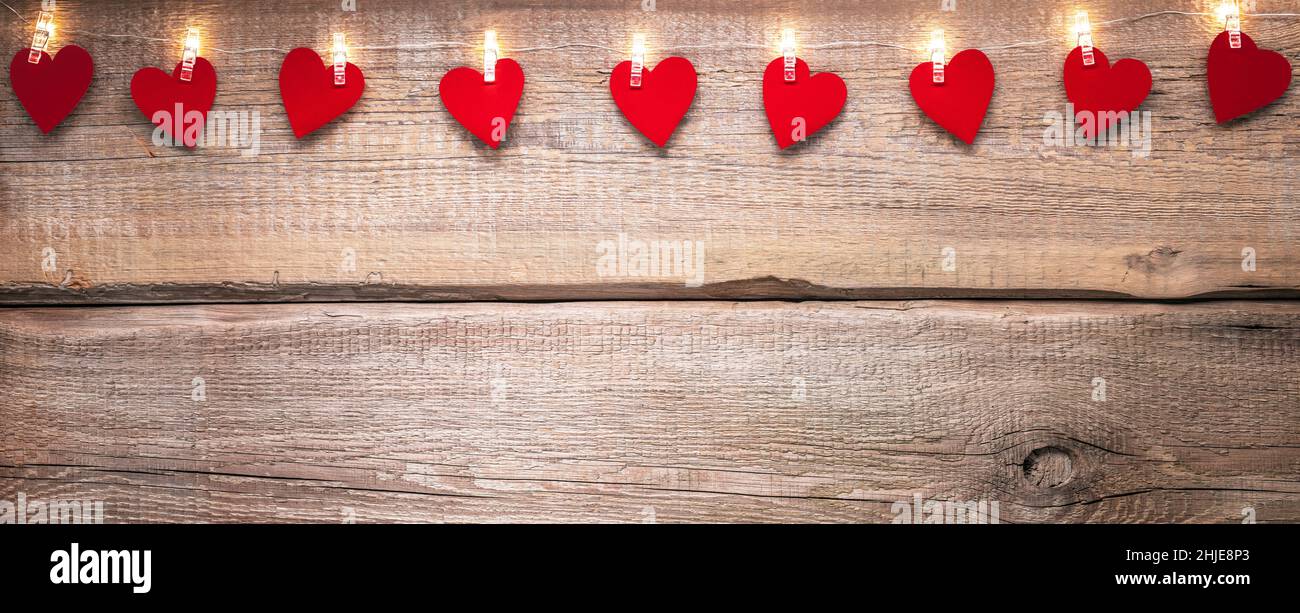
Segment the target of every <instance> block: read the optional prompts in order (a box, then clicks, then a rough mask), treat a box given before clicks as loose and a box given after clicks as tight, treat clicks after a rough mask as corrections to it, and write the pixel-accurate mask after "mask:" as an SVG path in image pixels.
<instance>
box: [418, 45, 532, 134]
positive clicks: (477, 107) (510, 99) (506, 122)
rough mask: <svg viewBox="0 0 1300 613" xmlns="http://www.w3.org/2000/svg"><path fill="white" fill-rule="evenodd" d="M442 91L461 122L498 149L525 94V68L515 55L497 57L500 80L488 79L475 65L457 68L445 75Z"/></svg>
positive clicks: (440, 94)
mask: <svg viewBox="0 0 1300 613" xmlns="http://www.w3.org/2000/svg"><path fill="white" fill-rule="evenodd" d="M438 95H439V96H441V97H442V104H443V106H445V107H447V111H448V112H450V113H451V116H452V117H455V118H456V121H459V122H460V125H462V126H465V128H466V129H467V130H469V131H470V133H471V134H473V135H474V136H477V137H478V138H479V140H481V141H483V142H485V143H487V145H488V146H489V147H491V148H493V149H496V148H497V147H499V146H501V141H502V140H503V139H504V138H505V133H506V130H508V129H509V128H510V121H511V120H512V119H514V116H515V110H516V109H518V108H519V99H520V98H521V97H522V96H523V95H524V69H523V68H521V67H520V66H519V64H518V63H517V62H515V61H514V60H512V59H508V58H507V59H503V60H497V80H496V82H495V83H485V82H484V81H483V73H481V72H479V71H477V70H474V69H473V68H466V67H461V68H456V69H454V70H452V71H451V72H448V73H447V74H446V75H445V76H443V77H442V81H441V82H439V83H438ZM494 124H495V125H494ZM494 132H495V133H494ZM498 137H500V138H498Z"/></svg>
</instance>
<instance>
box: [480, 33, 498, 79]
mask: <svg viewBox="0 0 1300 613" xmlns="http://www.w3.org/2000/svg"><path fill="white" fill-rule="evenodd" d="M500 56H501V47H499V46H498V45H497V33H496V30H488V31H487V32H484V33H483V82H484V83H496V82H497V58H499V57H500Z"/></svg>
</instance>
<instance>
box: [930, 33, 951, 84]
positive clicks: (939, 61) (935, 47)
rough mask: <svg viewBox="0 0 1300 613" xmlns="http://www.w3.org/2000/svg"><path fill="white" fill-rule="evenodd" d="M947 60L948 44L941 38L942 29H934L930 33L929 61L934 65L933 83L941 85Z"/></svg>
mask: <svg viewBox="0 0 1300 613" xmlns="http://www.w3.org/2000/svg"><path fill="white" fill-rule="evenodd" d="M947 62H948V45H947V44H946V43H945V42H944V40H943V30H935V31H934V32H931V33H930V63H931V64H933V65H934V84H935V85H943V81H944V67H945V66H946V65H947Z"/></svg>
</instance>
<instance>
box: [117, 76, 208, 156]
mask: <svg viewBox="0 0 1300 613" xmlns="http://www.w3.org/2000/svg"><path fill="white" fill-rule="evenodd" d="M180 77H181V64H177V65H176V70H174V71H172V74H170V75H168V74H167V73H165V72H163V71H162V70H161V69H158V68H154V67H152V66H150V67H148V68H142V69H140V71H139V72H136V73H135V76H134V77H132V78H131V98H132V99H134V100H135V106H136V107H137V108H139V109H140V112H142V113H144V116H145V117H148V118H149V121H152V122H154V125H156V126H158V127H160V128H162V130H163V132H165V133H166V134H167V135H168V136H170V137H171V138H172V140H173V141H180V142H184V144H185V146H186V147H191V148H193V147H195V146H197V145H198V140H199V135H201V134H202V133H203V126H204V124H206V123H207V120H208V111H210V110H212V102H213V101H214V100H216V98H217V71H216V70H215V69H213V68H212V64H210V63H208V60H207V59H205V58H198V59H197V60H196V61H195V62H194V78H193V79H191V80H190V81H189V82H188V83H186V82H184V81H181V78H180ZM193 112H198V113H199V117H198V119H197V121H191V119H190V118H189V115H190V114H191V113H193ZM162 113H166V115H162ZM177 131H179V132H180V134H177Z"/></svg>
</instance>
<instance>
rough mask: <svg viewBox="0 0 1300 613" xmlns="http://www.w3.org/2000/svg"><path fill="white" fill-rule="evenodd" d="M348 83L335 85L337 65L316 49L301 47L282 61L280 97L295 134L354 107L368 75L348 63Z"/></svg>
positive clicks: (319, 126) (346, 74)
mask: <svg viewBox="0 0 1300 613" xmlns="http://www.w3.org/2000/svg"><path fill="white" fill-rule="evenodd" d="M344 81H345V82H346V84H345V85H335V84H334V65H333V64H328V65H327V64H325V60H323V59H321V56H320V55H317V54H316V52H315V51H312V50H311V49H308V48H306V47H299V48H297V49H294V50H293V51H290V52H289V55H287V56H285V58H284V63H283V64H280V99H281V100H283V101H284V111H285V113H286V114H288V115H289V125H290V126H291V127H292V128H293V135H294V136H297V137H298V138H302V137H304V136H307V135H308V134H311V133H312V132H315V131H316V130H318V129H320V128H321V127H322V126H324V125H325V124H327V123H329V122H331V121H334V119H335V118H336V117H338V116H339V115H342V114H343V113H345V112H347V110H348V109H350V108H352V107H353V106H354V105H355V104H356V103H357V101H358V100H360V99H361V94H362V93H363V92H365V91H366V77H365V75H363V74H362V73H361V69H360V68H357V67H356V66H355V65H353V64H351V63H349V64H348V65H347V68H346V69H345V71H344Z"/></svg>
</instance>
